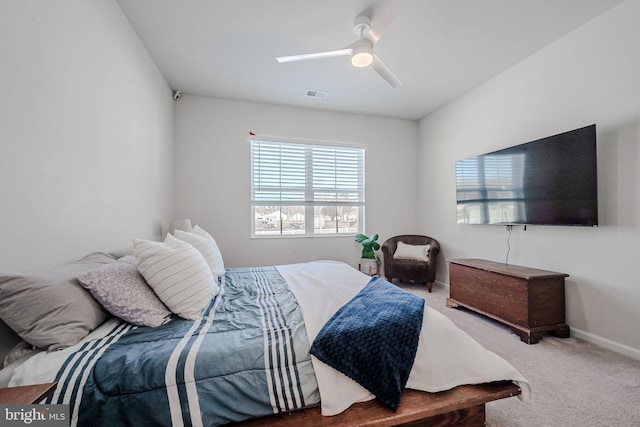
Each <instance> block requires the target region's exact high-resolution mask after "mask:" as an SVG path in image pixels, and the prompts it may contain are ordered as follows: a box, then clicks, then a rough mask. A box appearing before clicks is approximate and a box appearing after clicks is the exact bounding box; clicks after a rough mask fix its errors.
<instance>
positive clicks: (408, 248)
mask: <svg viewBox="0 0 640 427" xmlns="http://www.w3.org/2000/svg"><path fill="white" fill-rule="evenodd" d="M430 249H431V245H409V244H407V243H404V242H398V247H397V248H396V251H395V252H394V253H393V257H394V258H396V259H414V260H420V261H429V250H430Z"/></svg>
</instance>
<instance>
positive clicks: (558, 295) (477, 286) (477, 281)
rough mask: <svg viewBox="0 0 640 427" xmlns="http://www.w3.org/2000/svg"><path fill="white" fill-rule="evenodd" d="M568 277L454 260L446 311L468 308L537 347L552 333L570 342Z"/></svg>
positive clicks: (478, 261)
mask: <svg viewBox="0 0 640 427" xmlns="http://www.w3.org/2000/svg"><path fill="white" fill-rule="evenodd" d="M568 276H569V275H568V274H564V273H556V272H552V271H545V270H538V269H534V268H527V267H520V266H517V265H509V264H503V263H498V262H493V261H486V260H482V259H454V260H449V288H450V295H449V298H447V307H458V306H463V307H466V308H468V309H470V310H473V311H476V312H478V313H480V314H483V315H485V316H488V317H491V318H493V319H495V320H498V321H500V322H502V323H504V324H506V325H509V326H510V327H511V329H512V330H513V331H514V332H515V333H516V334H517V335H518V336H520V339H521V340H522V341H524V342H526V343H527V344H535V343H537V342H538V341H540V339H541V338H542V336H543V335H544V334H546V333H548V332H551V333H554V334H555V335H556V336H559V337H561V338H567V337H569V333H570V332H569V326H568V325H567V324H566V323H565V308H564V304H565V301H564V278H565V277H568Z"/></svg>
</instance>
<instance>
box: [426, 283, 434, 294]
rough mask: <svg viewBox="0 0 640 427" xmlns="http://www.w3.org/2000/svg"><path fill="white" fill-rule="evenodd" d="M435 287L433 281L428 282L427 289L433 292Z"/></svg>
mask: <svg viewBox="0 0 640 427" xmlns="http://www.w3.org/2000/svg"><path fill="white" fill-rule="evenodd" d="M432 287H433V282H429V283H427V290H428V291H429V292H431V288H432Z"/></svg>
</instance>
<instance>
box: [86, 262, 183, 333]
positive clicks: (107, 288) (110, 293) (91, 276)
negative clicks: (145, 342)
mask: <svg viewBox="0 0 640 427" xmlns="http://www.w3.org/2000/svg"><path fill="white" fill-rule="evenodd" d="M78 280H79V281H80V284H81V285H82V286H83V287H84V288H85V289H87V290H88V291H89V292H91V295H92V296H93V297H94V298H95V299H96V301H98V302H99V303H100V304H101V305H102V307H104V308H105V309H106V310H107V311H108V312H109V313H111V314H113V315H114V316H116V317H119V318H121V319H122V320H125V321H127V322H129V323H131V324H133V325H137V326H151V327H157V326H160V325H163V324H165V323H167V322H168V321H169V320H170V319H171V312H170V311H169V309H168V308H167V307H166V306H165V305H164V304H163V303H162V301H160V300H159V299H158V296H157V295H156V294H155V293H154V292H153V290H152V289H151V288H150V287H149V285H148V284H147V282H146V281H145V280H144V277H142V274H140V272H139V271H138V269H137V268H136V257H135V256H133V255H126V256H124V257H122V258H120V259H119V260H118V261H117V262H115V263H113V264H107V265H105V266H103V267H100V268H98V269H95V270H92V271H89V272H87V273H84V274H81V275H80V276H78Z"/></svg>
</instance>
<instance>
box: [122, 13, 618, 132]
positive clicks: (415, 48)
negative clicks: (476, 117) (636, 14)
mask: <svg viewBox="0 0 640 427" xmlns="http://www.w3.org/2000/svg"><path fill="white" fill-rule="evenodd" d="M395 1H402V2H405V3H406V4H405V6H404V7H403V8H402V10H401V12H400V13H399V14H398V16H397V17H396V19H395V21H394V22H393V24H392V25H391V26H390V27H389V29H388V30H387V31H386V33H385V34H384V35H383V37H382V38H381V39H380V40H379V41H378V43H377V44H376V46H375V51H376V53H377V54H378V55H379V56H380V57H381V58H382V59H383V60H384V62H385V63H386V64H387V65H388V66H389V67H390V68H391V69H392V70H393V71H394V73H395V74H396V75H397V76H398V77H399V78H400V79H401V80H402V82H403V83H404V85H403V86H401V87H398V88H395V89H394V88H392V87H391V86H390V85H389V84H388V83H386V82H385V81H384V80H383V79H382V78H380V77H379V76H378V75H377V74H376V73H375V72H374V71H373V70H372V69H370V68H364V69H359V68H355V67H353V66H352V65H351V64H350V61H349V57H348V56H343V57H335V58H326V59H316V60H312V61H305V62H296V63H285V64H280V63H278V62H277V61H276V59H275V58H276V56H284V55H292V54H298V53H307V52H317V51H325V50H332V49H339V48H342V47H345V46H347V45H349V44H351V43H352V42H354V41H355V40H356V39H357V36H356V35H355V34H354V33H353V31H352V26H353V19H354V18H355V17H356V16H358V15H360V14H361V13H362V12H367V11H371V13H372V15H373V16H372V17H373V19H374V25H375V16H376V13H380V11H381V10H383V8H384V7H385V6H386V4H387V2H386V1H382V0H117V2H118V3H119V4H120V6H121V8H122V10H123V11H124V13H125V15H126V16H127V18H128V19H129V21H130V22H131V24H132V25H133V27H134V28H135V30H136V31H137V33H138V35H139V36H140V38H141V39H142V42H143V43H144V45H145V46H146V48H147V49H148V51H149V53H150V54H151V56H152V57H153V59H154V60H155V61H156V63H157V64H158V67H159V68H160V70H161V71H162V73H163V74H164V76H165V77H166V79H167V81H168V82H169V84H170V85H171V87H172V88H173V89H179V90H180V91H182V92H183V93H184V94H192V95H203V96H211V97H217V98H227V99H237V100H245V101H257V102H266V103H273V104H281V105H291V106H297V107H308V108H319V109H326V110H333V111H343V112H354V113H364V114H373V115H379V116H385V117H397V118H405V119H421V118H423V117H425V116H426V115H428V114H429V113H430V112H432V111H434V110H436V109H438V108H439V107H441V106H443V105H445V104H446V103H448V102H450V101H451V100H453V99H455V98H457V97H459V96H461V95H462V94H464V93H466V92H468V91H469V90H471V89H473V88H474V87H476V86H478V85H479V84H481V83H483V82H485V81H486V80H488V79H490V78H491V77H493V76H495V75H497V74H499V73H500V72H502V71H503V70H505V69H507V68H508V67H510V66H511V65H513V64H515V63H517V62H519V61H520V60H522V59H523V58H525V57H527V56H529V55H531V54H532V53H534V52H536V51H537V50H539V49H541V48H543V47H544V46H546V45H548V44H549V43H551V42H553V41H554V40H556V39H558V38H559V37H562V36H563V35H565V34H567V33H569V32H571V31H572V30H574V29H575V28H577V27H579V26H580V25H582V24H584V23H586V22H587V21H589V20H591V19H593V18H595V17H596V16H598V15H600V14H602V13H603V12H605V11H606V10H608V9H610V8H612V7H614V6H615V5H617V4H619V3H621V2H622V0H395ZM307 89H314V90H322V91H327V92H329V95H328V96H327V97H326V98H325V99H322V100H320V99H314V98H308V97H305V96H304V94H305V92H306V90H307Z"/></svg>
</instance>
